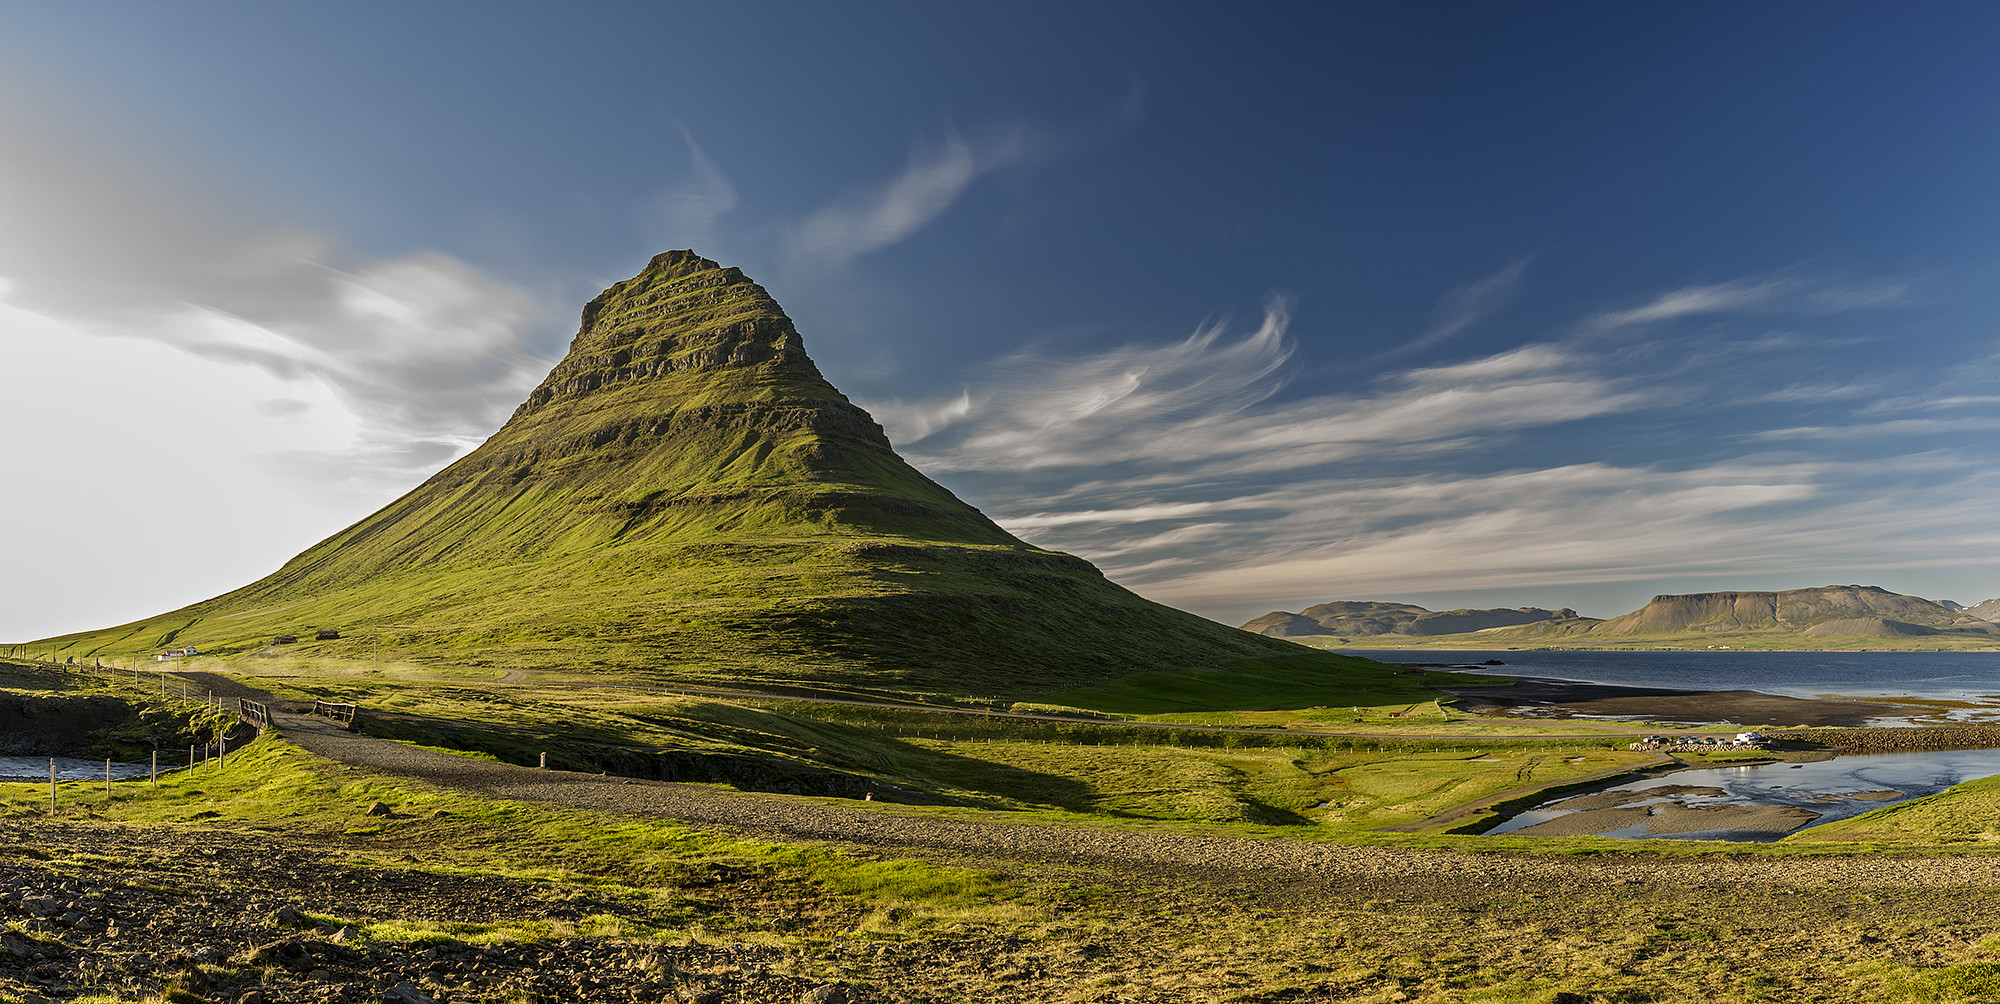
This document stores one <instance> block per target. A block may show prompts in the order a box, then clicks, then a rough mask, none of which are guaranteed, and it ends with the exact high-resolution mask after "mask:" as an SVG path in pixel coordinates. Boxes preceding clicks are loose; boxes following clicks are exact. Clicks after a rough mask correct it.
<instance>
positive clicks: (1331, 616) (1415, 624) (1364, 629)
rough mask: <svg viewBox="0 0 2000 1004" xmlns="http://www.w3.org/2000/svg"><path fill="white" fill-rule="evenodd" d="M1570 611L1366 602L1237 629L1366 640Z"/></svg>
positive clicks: (1562, 615) (1513, 622) (1555, 617)
mask: <svg viewBox="0 0 2000 1004" xmlns="http://www.w3.org/2000/svg"><path fill="white" fill-rule="evenodd" d="M1576 619H1577V613H1576V611H1574V610H1570V609H1567V608H1565V609H1562V610H1543V609H1542V608H1540V607H1520V608H1517V609H1512V610H1508V609H1492V610H1442V611H1433V610H1426V609H1424V608H1423V607H1419V606H1414V605H1411V604H1408V603H1379V602H1374V601H1368V600H1336V601H1334V602H1332V603H1321V604H1318V605H1315V606H1310V607H1307V608H1305V609H1304V610H1301V611H1299V612H1298V613H1295V614H1294V613H1286V612H1284V611H1282V610H1278V611H1273V612H1271V613H1268V614H1265V615H1263V616H1262V617H1258V618H1256V619H1255V620H1252V621H1250V622H1249V623H1246V624H1244V625H1243V626H1242V629H1243V630H1245V631H1251V632H1254V633H1257V634H1261V635H1265V636H1268V637H1272V638H1303V637H1308V636H1316V635H1343V636H1357V637H1368V636H1373V635H1387V634H1396V635H1420V636H1428V635H1444V634H1462V633H1465V632H1468V631H1484V630H1487V629H1489V628H1498V627H1514V626H1517V625H1521V624H1535V623H1541V622H1544V621H1574V620H1576Z"/></svg>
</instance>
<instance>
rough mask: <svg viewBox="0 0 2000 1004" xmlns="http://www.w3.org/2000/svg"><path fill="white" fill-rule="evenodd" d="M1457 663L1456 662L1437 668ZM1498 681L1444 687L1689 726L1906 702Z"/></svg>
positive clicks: (1523, 708)
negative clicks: (1488, 684) (1493, 683)
mask: <svg viewBox="0 0 2000 1004" xmlns="http://www.w3.org/2000/svg"><path fill="white" fill-rule="evenodd" d="M1437 668H1457V667H1437ZM1508 679H1511V680H1514V681H1516V682H1513V683H1504V684H1498V685H1495V686H1490V687H1487V686H1474V687H1465V686H1443V687H1439V688H1438V689H1440V690H1442V691H1444V692H1445V693H1448V694H1451V695H1453V696H1454V697H1457V698H1458V699H1459V705H1458V706H1459V707H1460V708H1461V709H1463V710H1465V711H1470V712H1473V713H1476V714H1482V715H1493V716H1499V717H1506V718H1543V719H1547V718H1623V719H1635V720H1639V721H1655V722H1675V723H1684V724H1691V725H1692V724H1722V723H1732V724H1737V725H1744V726H1792V727H1799V726H1842V727H1847V728H1857V727H1861V726H1864V725H1865V724H1867V722H1869V721H1870V720H1872V719H1878V718H1888V717H1895V716H1899V715H1907V713H1908V711H1909V708H1908V707H1907V706H1904V705H1897V704H1885V703H1879V702H1874V701H1859V700H1835V699H1828V698H1818V699H1814V698H1803V697H1785V696H1782V695H1778V694H1766V693H1762V692H1759V691H1755V690H1683V689H1675V688H1669V687H1634V686H1626V685H1618V684H1606V683H1580V682H1577V681H1574V680H1555V679H1548V678H1544V677H1509V678H1508Z"/></svg>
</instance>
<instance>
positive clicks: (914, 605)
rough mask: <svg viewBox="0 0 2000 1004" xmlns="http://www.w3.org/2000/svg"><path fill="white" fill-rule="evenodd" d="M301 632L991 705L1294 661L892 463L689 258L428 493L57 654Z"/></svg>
mask: <svg viewBox="0 0 2000 1004" xmlns="http://www.w3.org/2000/svg"><path fill="white" fill-rule="evenodd" d="M307 627H321V628H338V629H339V630H340V637H339V639H337V640H325V641H320V642H304V641H302V642H300V643H298V644H295V645H287V646H285V648H284V650H283V654H286V655H293V656H306V657H323V658H335V659H338V658H353V657H360V656H366V657H369V658H381V659H400V660H406V661H416V662H424V663H451V664H456V665H471V666H482V665H485V666H497V667H507V668H523V669H546V670H577V669H588V670H593V671H596V672H607V673H628V674H640V675H646V676H679V677H694V678H702V679H710V680H716V679H721V680H730V681H736V682H746V681H753V680H755V681H764V682H784V683H795V682H799V683H812V684H814V685H820V686H847V687H868V688H886V689H916V690H935V691H944V692H957V693H968V692H969V693H974V694H1000V693H1010V694H1025V693H1033V692H1037V691H1040V690H1046V689H1051V688H1058V689H1059V688H1061V687H1064V686H1073V685H1078V684H1084V683H1089V682H1095V681H1097V680H1101V679H1105V678H1109V677H1115V676H1119V675H1123V674H1126V673H1132V672H1140V671H1148V670H1162V669H1172V668H1175V667H1194V666H1215V665H1224V664H1228V663H1229V662H1231V661H1233V660H1237V659H1242V658H1246V657H1254V656H1259V655H1270V654H1274V653H1277V654H1290V653H1288V652H1286V651H1285V650H1286V649H1289V648H1290V647H1289V646H1281V645H1279V644H1278V643H1276V642H1269V641H1266V640H1264V639H1261V638H1254V637H1252V636H1249V635H1246V634H1244V633H1242V632H1237V631H1233V630H1231V629H1229V628H1226V627H1223V626H1222V625H1218V624H1215V623H1213V622H1210V621H1207V620H1204V619H1202V618H1199V617H1195V616H1193V615H1191V614H1187V613H1184V612H1181V611H1178V610H1174V609H1171V608H1168V607H1164V606H1161V605H1159V604H1155V603H1152V602H1150V601H1147V600H1144V599H1142V598H1140V597H1138V596H1136V595H1133V594H1132V593H1130V592H1129V591H1127V590H1125V589H1123V588H1121V587H1119V586H1117V585H1116V584H1114V583H1111V582H1108V581H1106V580H1105V579H1104V578H1103V576H1102V575H1101V574H1099V573H1098V571H1097V570H1096V569H1095V568H1093V567H1091V565H1090V564H1089V563H1088V562H1085V561H1083V560H1081V559H1079V558H1075V557H1072V556H1070V555H1066V554H1059V553H1055V552H1050V551H1045V550H1041V549H1039V548H1036V547H1033V546H1031V545H1028V544H1026V543H1023V542H1022V541H1020V540H1018V539H1016V538H1014V537H1013V536H1012V535H1010V534H1008V533H1007V532H1006V531H1004V530H1002V529H1001V528H1000V527H998V526H996V525H995V524H994V523H993V522H992V521H991V520H989V519H987V518H986V517H985V516H984V515H982V514H981V513H980V512H979V511H978V510H977V509H974V508H973V507H971V506H969V505H966V504H965V503H963V502H961V501H960V500H958V499H957V498H955V497H953V496H952V494H951V493H950V492H948V491H946V490H945V489H944V488H942V487H940V486H939V485H937V484H936V483H935V482H933V481H931V480H930V479H929V478H927V477H925V476H924V475H923V474H922V473H920V472H918V471H917V470H915V469H914V468H912V467H910V466H909V464H907V463H905V462H904V461H903V459H902V458H901V457H899V456H897V455H896V453H895V451H894V450H893V449H892V448H891V447H890V445H889V441H888V439H887V437H885V436H884V435H883V432H882V430H881V427H880V426H878V425H876V423H875V421H874V420H873V419H872V418H871V417H870V416H869V415H868V414H867V412H865V411H863V410H862V409H861V408H859V407H857V406H856V405H854V404H853V403H851V402H849V401H848V400H847V398H846V397H845V396H843V395H842V394H841V393H840V392H839V391H838V390H836V389H834V387H833V386H832V385H831V384H829V383H828V382H827V381H826V380H825V378H824V377H823V376H821V374H820V372H819V370H818V368H817V367H815V366H814V365H813V362H812V360H811V359H809V358H808V357H807V356H806V353H805V349H804V347H803V343H802V341H801V339H800V337H799V334H798V331H797V329H796V328H795V327H794V325H793V323H792V320H791V319H790V318H789V317H787V316H786V315H785V313H784V311H783V310H781V309H780V308H779V306H778V304H777V303H776V302H775V301H774V300H773V299H772V298H771V297H770V295H769V294H768V293H766V292H765V290H764V289H763V288H762V287H761V286H759V285H757V284H756V283H754V282H752V281H750V280H749V279H748V278H746V277H745V276H744V275H743V274H742V273H741V272H739V271H737V270H736V269H733V268H723V267H722V266H720V265H718V264H716V263H715V262H713V261H709V260H708V259H705V258H702V257H701V256H699V255H696V254H694V253H693V252H691V251H671V252H667V253H665V254H662V255H659V256H658V257H656V258H654V259H653V260H652V262H651V263H650V264H648V265H647V266H646V268H645V270H644V271H642V272H641V273H640V274H639V275H637V276H635V277H634V278H632V279H628V280H626V281H624V282H620V283H618V284H616V285H614V286H612V287H611V288H610V289H607V290H605V291H604V293H603V294H602V295H600V296H598V297H597V298H596V299H594V300H592V301H591V302H590V304H589V305H588V306H587V307H585V308H584V310H583V316H582V321H581V324H580V326H579V329H578V331H577V334H576V337H575V340H574V341H573V342H572V344H571V346H570V350H569V353H568V355H567V356H566V357H565V358H564V359H563V360H562V362H561V363H559V364H558V365H557V366H556V367H555V368H554V369H553V370H551V371H550V373H549V375H548V377H547V379H545V380H544V381H542V383H541V385H540V386H539V387H537V388H536V389H535V390H534V392H533V393H531V394H530V395H529V396H528V399H527V400H526V401H525V402H523V403H522V404H521V406H520V407H519V408H518V409H516V410H515V412H514V414H513V417H512V418H511V419H509V420H508V422H507V423H506V425H505V426H504V427H502V428H501V429H500V430H499V431H498V432H496V433H494V434H493V436H492V437H491V438H490V439H488V440H487V441H486V443H485V444H484V445H482V446H480V447H479V448H478V449H477V450H475V451H473V452H472V453H470V454H468V455H467V456H465V457H463V458H462V459H460V460H459V461H458V462H456V463H454V464H452V465H451V466H449V467H447V468H445V469H444V470H443V471H441V472H439V473H438V474H437V475H436V476H434V477H432V478H431V479H430V480H428V481H426V482H425V483H424V484H423V485H421V486H419V487H418V488H416V489H414V490H413V491H411V492H409V493H408V494H406V495H404V496H403V497H401V498H399V499H397V500H395V501H394V502H391V503H390V504H389V505H387V506H385V507H384V508H383V509H382V510H380V511H379V512H376V513H375V514H373V515H371V516H369V517H367V518H366V519H363V520H362V521H360V522H359V523H356V524H355V525H354V526H352V527H349V528H348V529H346V530H343V531H341V532H340V533H337V534H335V535H334V536H332V537H330V538H328V539H327V540H325V541H323V542H321V543H320V544H317V545H315V546H314V547H312V548H310V549H308V550H307V551H305V552H304V553H302V554H300V555H299V556H298V557H296V558H294V559H292V560H291V561H289V562H286V563H285V565H284V567H282V568H280V569H279V570H278V571H277V572H275V573H273V574H272V575H270V576H268V577H266V578H264V579H262V580H260V581H258V582H255V583H252V584H250V585H248V586H245V587H243V588H242V589H239V590H236V591H234V592H231V593H228V594H226V595H224V596H220V597H217V598H215V599H213V600H209V601H205V602H203V603H198V604H195V605H193V606H191V607H187V608H185V609H182V610H177V611H174V612H172V613H170V614H165V615H161V616H159V617H154V618H148V619H146V620H143V621H139V622H135V623H132V624H128V625H123V626H121V627H118V628H113V629H108V630H104V631H96V632H85V633H83V634H79V635H73V636H69V637H66V638H63V639H57V640H56V641H57V643H58V647H60V649H61V650H62V651H63V652H64V653H65V654H70V655H75V656H76V657H78V658H79V659H83V658H88V657H101V656H105V655H113V656H117V655H131V654H138V653H143V652H146V651H149V650H151V649H152V648H153V647H156V646H162V645H165V644H167V643H169V642H172V643H174V644H180V645H186V644H195V645H198V646H199V647H200V648H202V649H203V651H204V652H212V653H213V652H219V653H222V654H231V653H235V654H248V653H253V652H257V651H259V650H261V649H262V648H263V647H264V646H265V645H266V644H267V643H269V642H270V640H271V639H272V638H273V637H274V636H277V635H294V634H299V633H300V631H301V629H304V628H307ZM304 637H315V636H314V635H313V634H312V633H311V632H307V633H306V634H305V636H304ZM1294 651H1295V650H1294Z"/></svg>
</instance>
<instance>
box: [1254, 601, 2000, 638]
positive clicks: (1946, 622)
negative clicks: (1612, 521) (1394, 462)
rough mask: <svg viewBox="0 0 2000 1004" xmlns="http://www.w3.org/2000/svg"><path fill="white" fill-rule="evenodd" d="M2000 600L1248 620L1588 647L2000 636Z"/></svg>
mask: <svg viewBox="0 0 2000 1004" xmlns="http://www.w3.org/2000/svg"><path fill="white" fill-rule="evenodd" d="M1994 615H2000V600H1987V601H1986V602H1984V603H1981V604H1978V605H1977V606H1973V607H1960V606H1959V605H1958V604H1956V603H1951V604H1946V603H1940V602H1936V601H1932V600H1927V599H1924V598H1922V597H1919V596H1905V595H1902V594H1900V593H1892V592H1890V591H1888V590H1886V589H1883V588H1881V587H1880V586H1820V587H1817V588H1813V589H1791V590H1785V591H1782V592H1717V593H1690V594H1686V595H1672V596H1664V595H1663V596H1655V597H1653V600H1652V602H1650V603H1648V604H1646V605H1645V606H1644V607H1642V608H1640V609H1638V610H1635V611H1633V612H1631V613H1629V614H1625V615H1623V616H1620V617H1613V618H1611V619H1610V620H1599V619H1596V618H1591V617H1580V616H1578V615H1577V613H1576V611H1574V610H1569V609H1563V610H1554V611H1550V610H1543V609H1541V608H1539V607H1522V608H1519V609H1515V610H1506V609H1498V610H1449V611H1444V612H1441V613H1433V612H1430V611H1426V610H1424V609H1423V608H1422V607H1414V606H1411V605H1409V604H1407V603H1377V602H1370V601H1345V602H1339V603H1323V604H1320V605H1319V606H1315V607H1307V608H1306V609H1305V610H1303V611H1301V612H1299V613H1296V614H1292V613H1285V612H1282V611H1279V612H1273V613H1269V614H1265V615H1264V616H1262V617H1259V618H1257V619H1256V620H1253V621H1250V622H1249V623H1247V624H1244V625H1243V629H1244V630H1246V631H1253V632H1256V633H1259V634H1263V635H1266V636H1270V637H1275V638H1305V637H1315V636H1325V635H1339V636H1348V637H1381V636H1384V635H1395V636H1406V637H1439V636H1443V635H1460V634H1470V633H1474V632H1484V634H1483V635H1482V640H1483V642H1485V643H1490V644H1501V643H1515V644H1547V643H1561V644H1566V645H1581V646H1584V647H1589V646H1590V645H1591V644H1592V643H1593V640H1594V639H1597V640H1598V641H1597V642H1596V643H1597V644H1624V643H1625V639H1630V638H1635V637H1645V638H1649V639H1651V640H1652V641H1653V642H1654V643H1659V642H1660V641H1661V640H1663V639H1674V638H1681V639H1685V640H1687V641H1699V640H1701V639H1702V638H1704V637H1710V636H1715V635H1722V634H1729V635H1744V634H1748V635H1753V636H1766V637H1772V638H1777V637H1780V636H1789V637H1792V638H1794V639H1801V640H1814V639H1838V638H1922V637H1938V636H1956V637H1958V638H1960V639H1962V640H1963V639H1981V638H1989V637H1990V638H1994V639H1996V640H2000V624H1996V623H1994V622H1993V621H1992V620H1990V619H1989V617H1990V616H1994Z"/></svg>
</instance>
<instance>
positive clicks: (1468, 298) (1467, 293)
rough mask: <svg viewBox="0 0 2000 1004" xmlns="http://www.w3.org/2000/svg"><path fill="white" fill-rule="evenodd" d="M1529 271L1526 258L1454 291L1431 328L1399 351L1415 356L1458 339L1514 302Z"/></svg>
mask: <svg viewBox="0 0 2000 1004" xmlns="http://www.w3.org/2000/svg"><path fill="white" fill-rule="evenodd" d="M1527 267H1528V261H1527V259H1525V258H1524V259H1522V260H1520V261H1517V262H1515V263H1514V264H1512V265H1509V266H1507V267H1506V268H1503V269H1501V270H1500V271H1498V272H1495V273H1493V274H1492V275H1489V276H1487V277H1486V278H1484V279H1481V280H1479V281H1478V282H1472V283H1467V284H1466V285H1464V286H1460V287H1459V288H1457V289H1455V290H1453V291H1452V292H1451V295H1449V296H1447V297H1445V298H1444V302H1443V303H1440V304H1438V308H1437V316H1436V317H1434V318H1432V320H1431V326H1430V328H1429V329H1428V330H1426V331H1425V332H1424V333H1423V334H1422V335H1421V336H1419V337H1418V338H1417V339H1416V340H1415V341H1413V342H1410V343H1409V344H1407V345H1404V346H1402V347H1401V348H1399V349H1398V350H1397V351H1398V352H1413V351H1416V350H1418V349H1426V348H1430V347H1431V346H1433V345H1436V344H1438V343H1439V342H1444V341H1449V340H1450V339H1452V338H1456V337H1457V336H1458V335H1459V333H1460V332H1463V331H1465V330H1466V329H1467V328H1470V327H1472V326H1473V325H1475V324H1478V323H1479V322H1480V321H1483V320H1485V319H1486V318H1487V317H1489V316H1491V315H1492V314H1493V313H1494V312H1495V311H1498V310H1499V309H1501V308H1502V307H1505V306H1506V305H1507V304H1508V302H1509V301H1511V300H1512V299H1513V298H1514V291H1515V290H1516V289H1518V288H1519V287H1520V285H1521V273H1522V272H1524V271H1526V270H1527Z"/></svg>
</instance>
